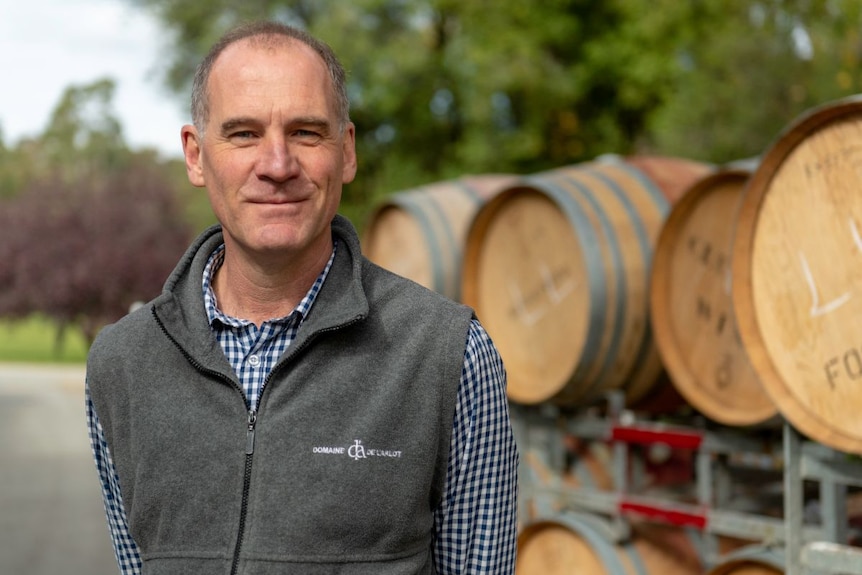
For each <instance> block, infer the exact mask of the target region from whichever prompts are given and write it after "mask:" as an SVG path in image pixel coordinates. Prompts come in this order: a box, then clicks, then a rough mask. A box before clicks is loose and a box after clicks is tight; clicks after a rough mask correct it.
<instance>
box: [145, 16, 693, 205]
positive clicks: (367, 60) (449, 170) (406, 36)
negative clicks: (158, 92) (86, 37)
mask: <svg viewBox="0 0 862 575" xmlns="http://www.w3.org/2000/svg"><path fill="white" fill-rule="evenodd" d="M138 3H139V4H142V5H146V6H148V7H150V8H152V9H154V10H155V11H156V13H157V14H158V15H159V16H160V18H161V19H162V21H163V22H164V23H165V25H166V26H167V27H169V28H170V29H171V31H172V32H173V37H174V38H175V39H176V52H175V56H174V58H173V61H172V64H171V66H170V67H169V70H168V73H167V77H168V79H169V81H170V84H171V86H172V87H173V88H174V89H176V90H177V91H178V92H180V93H183V94H187V93H188V89H189V81H190V77H191V74H192V71H193V66H194V65H195V64H196V62H197V61H199V60H200V59H201V57H202V55H203V53H204V51H205V50H206V48H207V47H208V46H209V45H210V44H211V42H212V41H213V40H214V39H215V38H216V37H217V36H219V35H220V34H221V33H222V32H223V31H224V30H225V29H227V28H228V27H230V26H231V25H233V24H235V23H237V22H240V21H243V20H246V19H250V18H255V17H271V18H276V19H279V20H282V21H285V22H289V23H294V24H298V25H300V26H303V27H305V28H307V29H309V30H311V31H312V32H313V33H315V34H317V35H319V36H320V37H322V38H323V39H325V40H326V41H327V42H329V43H330V44H331V45H332V46H333V47H334V48H335V50H336V52H338V53H339V54H340V55H341V57H342V59H343V61H344V64H345V67H346V68H347V69H348V73H349V81H350V85H349V88H350V96H351V102H352V117H353V120H354V122H355V123H356V125H357V132H358V135H359V139H358V149H359V158H360V177H359V178H358V179H357V181H356V182H355V183H353V184H351V185H350V186H349V187H348V189H347V191H346V194H345V203H346V208H347V209H348V210H351V209H353V210H355V211H356V212H361V211H362V209H363V208H364V207H367V206H368V205H369V204H370V202H371V201H372V200H373V199H375V198H376V197H377V196H379V195H381V194H385V193H388V192H390V191H393V190H395V189H399V188H405V187H412V186H415V185H419V184H421V183H425V182H428V181H435V180H441V179H445V178H449V177H454V176H457V175H461V174H464V173H484V172H516V173H524V172H531V171H538V170H540V169H544V168H549V167H552V166H557V165H561V164H567V163H573V162H577V161H583V160H586V159H589V158H591V157H594V156H596V155H598V154H601V153H605V152H618V153H625V152H628V151H631V150H632V148H633V146H634V143H635V142H636V141H637V139H638V136H639V134H640V133H641V132H642V131H643V129H644V125H645V123H646V121H647V119H648V115H649V113H650V112H651V111H652V110H653V108H655V106H656V105H657V104H658V103H659V102H661V101H662V99H663V98H664V96H665V95H666V93H667V92H668V91H669V89H670V88H669V83H670V80H671V79H672V77H673V73H674V70H675V68H676V63H675V62H674V60H673V59H672V58H668V57H666V56H667V52H666V51H667V50H669V47H670V46H671V43H670V41H669V40H667V39H665V38H661V37H658V34H659V33H662V32H663V31H664V30H651V29H644V28H642V27H639V26H638V25H636V21H635V20H634V19H632V17H631V12H632V8H631V7H630V6H629V5H628V3H626V2H623V1H620V0H617V1H605V0H603V1H601V2H597V1H590V0H553V1H548V2H541V3H538V2H535V3H524V2H493V1H491V0H457V1H455V0H353V1H351V2H343V1H336V0H314V1H308V0H298V1H289V0H256V1H254V2H242V3H240V2H224V1H223V2H215V3H208V4H207V5H206V8H205V9H204V8H203V7H202V5H201V4H200V3H199V2H192V1H190V0H138ZM676 12H679V10H676ZM647 43H652V44H654V45H656V46H661V45H662V44H664V45H665V47H664V48H663V49H664V50H665V52H660V53H651V52H649V51H645V50H644V49H643V46H644V45H645V44H647ZM644 63H646V64H645V65H641V64H644Z"/></svg>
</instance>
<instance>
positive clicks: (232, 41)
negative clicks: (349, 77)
mask: <svg viewBox="0 0 862 575" xmlns="http://www.w3.org/2000/svg"><path fill="white" fill-rule="evenodd" d="M344 83H345V80H344V71H343V69H342V68H341V66H340V64H339V63H338V61H337V59H336V58H335V56H334V55H333V54H332V52H331V50H330V49H329V48H328V47H327V46H326V45H325V44H322V43H320V42H319V41H317V40H316V39H314V38H312V37H310V36H308V35H307V34H305V33H304V32H301V31H298V30H295V29H293V28H289V27H285V26H282V25H279V24H273V23H257V24H251V25H247V26H244V27H240V28H238V29H236V30H234V31H232V32H229V33H228V34H227V35H226V36H225V37H224V38H223V39H222V40H221V41H220V42H219V43H217V44H216V45H215V46H214V47H213V48H212V50H211V52H210V54H209V55H208V56H207V58H206V59H205V60H204V61H203V62H202V63H201V66H200V68H199V70H198V72H197V74H196V76H195V82H194V87H193V93H192V118H193V124H194V125H192V126H184V127H183V129H182V142H183V150H184V153H185V159H186V167H187V172H188V176H189V179H190V181H191V182H192V184H194V185H196V186H200V187H205V188H206V189H207V192H208V194H209V200H210V202H211V204H212V208H213V211H214V212H215V214H216V216H217V217H218V220H219V222H220V226H217V227H214V228H212V229H210V230H207V231H206V232H204V233H203V234H202V235H201V236H200V237H199V238H198V239H197V240H196V241H195V243H194V244H193V245H192V246H191V247H190V248H189V250H188V251H187V253H186V255H185V256H184V257H183V259H182V260H181V261H180V262H179V264H178V265H177V267H176V269H175V270H174V272H173V273H172V275H171V277H170V278H169V279H168V280H167V282H166V284H165V288H164V291H163V293H162V294H161V295H160V296H159V297H158V298H156V299H155V300H153V301H152V302H150V303H149V304H147V305H145V306H143V307H142V308H140V309H138V310H136V311H135V312H133V313H131V314H129V315H128V316H126V317H125V318H123V319H122V320H120V321H119V322H117V323H116V324H114V325H112V326H109V327H107V328H106V329H104V330H103V331H102V333H101V334H100V335H99V337H98V338H97V340H96V342H95V343H94V344H93V347H92V349H91V351H90V357H89V359H88V370H87V414H88V422H89V425H90V433H91V438H92V444H93V450H94V455H95V459H96V465H97V469H98V471H99V475H100V478H101V481H102V488H103V494H104V500H105V508H106V512H107V516H108V524H109V527H110V531H111V535H112V538H113V543H114V548H115V552H116V555H117V560H118V563H119V565H120V570H121V572H123V573H157V574H163V573H164V574H167V573H207V574H209V573H231V574H233V573H243V574H270V573H303V574H305V573H310V574H314V573H363V574H365V573H367V574H371V573H374V574H386V573H435V572H436V573H494V574H500V573H511V572H512V571H513V568H514V556H515V532H516V511H515V499H516V492H517V480H516V468H517V451H516V448H515V444H514V440H513V437H512V432H511V427H510V424H509V418H508V411H507V403H506V395H505V372H504V369H503V365H502V363H501V361H500V358H499V355H498V353H497V351H496V350H495V348H494V346H493V344H492V343H491V341H490V339H489V338H488V336H487V334H486V333H485V331H484V330H483V328H482V327H481V325H480V324H479V322H478V321H477V320H476V319H475V317H473V316H472V312H471V311H470V310H469V309H468V308H466V307H465V306H461V305H459V304H456V303H454V302H451V301H449V300H446V299H445V298H443V297H441V296H439V295H437V294H435V293H433V292H431V291H429V290H426V289H424V288H421V287H419V286H418V285H416V284H414V283H412V282H409V281H407V280H404V279H402V278H399V277H397V276H395V275H393V274H390V273H388V272H386V271H384V270H382V269H380V268H379V267H377V266H375V265H373V264H371V263H370V262H369V261H368V260H367V259H365V258H363V257H362V255H361V252H360V247H359V243H358V239H357V235H356V232H355V230H354V229H353V227H352V226H351V225H350V224H349V223H348V222H347V221H346V220H345V219H344V218H342V217H340V216H337V215H336V211H337V208H338V205H339V201H340V197H341V188H342V185H343V184H345V183H348V182H350V181H351V180H352V179H353V177H354V175H355V173H356V165H357V164H356V155H355V150H354V141H355V131H354V130H355V129H354V125H353V124H352V123H351V122H350V120H349V116H348V104H347V96H346V90H345V86H344ZM132 257H134V254H132Z"/></svg>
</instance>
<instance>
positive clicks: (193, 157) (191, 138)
mask: <svg viewBox="0 0 862 575" xmlns="http://www.w3.org/2000/svg"><path fill="white" fill-rule="evenodd" d="M180 137H181V138H182V141H183V155H184V156H185V159H186V174H187V175H188V177H189V182H191V184H192V185H193V186H197V187H199V188H202V187H203V186H204V185H205V181H204V171H203V164H202V163H201V141H200V137H199V134H198V131H197V129H196V128H195V127H194V126H192V125H191V124H186V125H185V126H183V128H182V130H181V131H180Z"/></svg>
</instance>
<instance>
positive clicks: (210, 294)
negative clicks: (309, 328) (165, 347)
mask: <svg viewBox="0 0 862 575" xmlns="http://www.w3.org/2000/svg"><path fill="white" fill-rule="evenodd" d="M337 247H338V240H336V239H335V238H333V242H332V254H331V255H330V256H329V261H328V262H326V266H324V268H323V271H321V272H320V275H318V276H317V279H316V280H314V284H312V286H311V289H309V290H308V293H306V294H305V297H303V298H302V301H300V302H299V304H298V305H297V306H296V307H295V308H294V309H293V311H292V312H291V313H289V314H288V315H286V316H284V317H280V318H272V319H270V320H268V322H273V323H274V322H286V321H288V320H290V319H291V318H292V317H294V316H298V321H299V323H302V321H303V320H304V319H305V317H306V316H307V315H308V312H309V311H311V306H312V305H314V302H315V300H316V299H317V294H318V293H320V288H321V287H322V286H323V282H324V280H326V276H327V274H329V269H330V268H331V267H332V262H333V261H335V250H336V248H337ZM224 252H225V246H224V244H221V245H220V246H219V247H217V248H216V249H215V250H214V251H213V253H212V254H211V255H210V257H209V259H208V260H207V264H206V266H205V267H204V273H203V293H204V307H205V309H206V314H207V319H208V320H209V324H210V325H211V326H212V325H214V324H215V322H216V321H218V322H221V323H222V324H225V325H229V326H234V327H242V326H245V325H248V324H250V323H251V322H250V321H249V320H245V319H241V318H236V317H232V316H229V315H226V314H225V313H223V312H222V311H221V309H219V306H218V300H217V299H216V295H215V291H213V287H212V280H213V277H215V273H216V272H217V271H218V269H219V268H220V267H221V266H222V264H223V263H224Z"/></svg>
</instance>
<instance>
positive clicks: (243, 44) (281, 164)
mask: <svg viewBox="0 0 862 575" xmlns="http://www.w3.org/2000/svg"><path fill="white" fill-rule="evenodd" d="M208 96H209V118H208V120H207V125H206V129H205V132H204V134H203V136H202V137H201V135H200V134H198V133H197V132H196V130H195V129H194V128H193V127H191V126H186V127H184V128H183V149H184V151H185V156H186V166H187V171H188V174H189V180H190V181H191V182H192V184H194V185H196V186H205V187H206V188H207V191H208V194H209V199H210V203H211V204H212V208H213V211H214V212H215V215H216V217H217V218H218V220H219V221H220V222H221V224H222V226H223V227H224V233H225V243H226V244H227V245H228V247H229V249H232V248H235V249H239V250H242V251H243V252H244V253H245V254H246V255H248V256H251V257H259V256H264V257H267V256H278V257H279V258H281V257H283V256H287V257H288V258H293V257H302V256H303V255H311V254H314V253H315V252H317V251H319V250H325V249H328V246H329V242H330V236H329V233H330V232H329V224H330V222H331V220H332V218H333V217H334V216H335V213H336V211H337V209H338V204H339V202H340V200H341V187H342V184H345V183H348V182H350V181H352V180H353V177H354V175H355V174H356V155H355V150H354V139H355V136H354V127H353V125H352V124H348V125H347V126H346V127H345V129H344V130H343V131H342V130H341V127H340V124H339V118H338V114H337V109H336V104H335V98H334V93H333V89H332V83H331V81H330V78H329V74H328V72H327V69H326V66H325V64H324V62H323V60H322V59H321V58H320V56H318V55H317V54H316V53H315V52H314V51H313V50H312V49H311V48H309V47H308V46H306V45H305V44H302V43H301V42H298V41H292V40H283V41H278V42H276V43H275V44H265V45H262V44H260V43H254V42H252V41H249V40H248V39H246V40H241V41H239V42H237V43H236V44H233V45H231V46H229V47H228V48H226V49H225V51H224V52H222V54H221V55H220V56H219V57H218V59H217V60H216V62H215V64H214V66H213V69H212V72H211V75H210V78H209V83H208ZM316 255H317V256H318V257H319V256H320V254H319V253H318V254H316Z"/></svg>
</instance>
